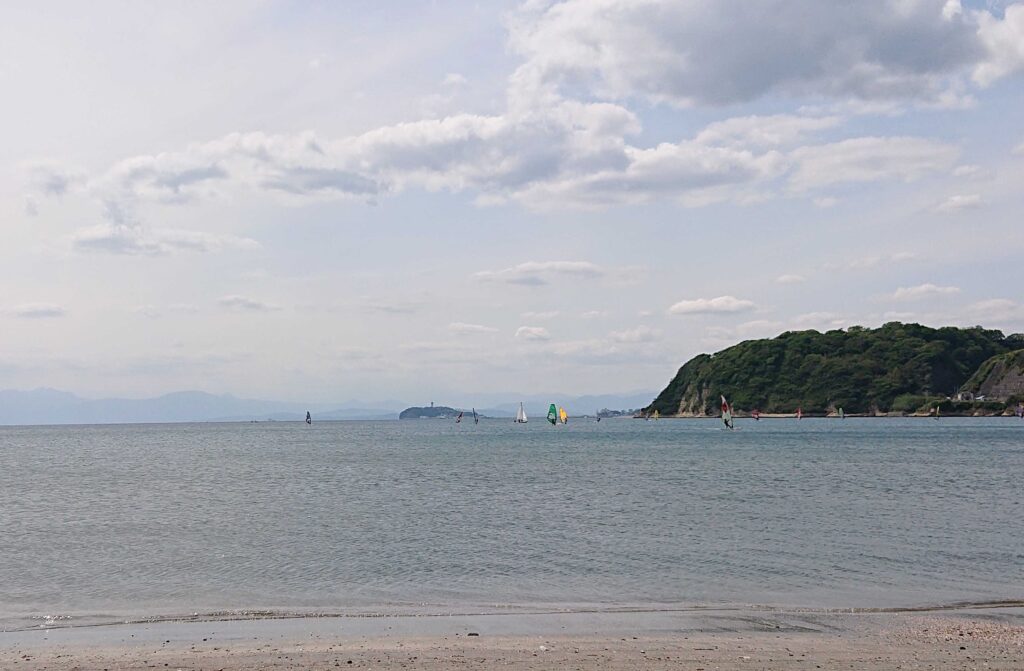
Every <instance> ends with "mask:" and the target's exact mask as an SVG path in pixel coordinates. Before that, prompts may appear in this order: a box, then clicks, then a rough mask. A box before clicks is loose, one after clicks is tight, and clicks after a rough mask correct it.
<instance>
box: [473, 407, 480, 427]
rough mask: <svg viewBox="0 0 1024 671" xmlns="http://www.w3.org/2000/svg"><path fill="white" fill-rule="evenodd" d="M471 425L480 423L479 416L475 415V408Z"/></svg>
mask: <svg viewBox="0 0 1024 671" xmlns="http://www.w3.org/2000/svg"><path fill="white" fill-rule="evenodd" d="M473 423H474V424H479V423H480V416H479V415H477V414H476V408H473Z"/></svg>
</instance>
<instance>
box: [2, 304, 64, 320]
mask: <svg viewBox="0 0 1024 671" xmlns="http://www.w3.org/2000/svg"><path fill="white" fill-rule="evenodd" d="M5 312H7V313H8V314H10V315H12V316H14V317H20V318H22V319H51V318H54V317H64V316H66V315H67V310H65V309H64V308H63V307H61V306H60V305H54V304H53V303H24V304H22V305H14V306H11V307H9V308H7V309H6V310H5Z"/></svg>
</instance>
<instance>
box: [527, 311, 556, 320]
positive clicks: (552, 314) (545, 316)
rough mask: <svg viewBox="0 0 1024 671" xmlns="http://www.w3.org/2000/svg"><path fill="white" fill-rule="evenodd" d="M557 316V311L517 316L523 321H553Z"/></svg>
mask: <svg viewBox="0 0 1024 671" xmlns="http://www.w3.org/2000/svg"><path fill="white" fill-rule="evenodd" d="M559 314H561V313H560V312H559V311H558V310H548V311H546V312H522V313H520V314H519V316H520V317H522V318H523V319H554V318H555V317H557V316H558V315H559Z"/></svg>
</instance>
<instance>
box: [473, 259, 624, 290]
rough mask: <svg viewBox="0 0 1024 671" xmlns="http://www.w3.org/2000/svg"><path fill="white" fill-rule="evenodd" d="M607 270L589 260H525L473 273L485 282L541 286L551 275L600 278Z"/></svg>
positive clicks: (547, 281)
mask: <svg viewBox="0 0 1024 671" xmlns="http://www.w3.org/2000/svg"><path fill="white" fill-rule="evenodd" d="M606 275H608V271H607V270H606V269H605V268H602V267H601V266H599V265H597V264H594V263H591V262H589V261H527V262H525V263H520V264H519V265H516V266H512V267H511V268H505V269H503V270H483V271H480V272H478V273H476V274H475V275H474V277H476V278H477V279H478V280H483V281H486V282H505V283H507V284H520V285H523V286H534V287H536V286H543V285H545V284H548V283H549V282H550V280H551V278H552V277H554V276H562V277H572V278H600V277H605V276H606Z"/></svg>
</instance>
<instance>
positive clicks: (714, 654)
mask: <svg viewBox="0 0 1024 671" xmlns="http://www.w3.org/2000/svg"><path fill="white" fill-rule="evenodd" d="M474 634H475V635H474ZM0 667H2V668H4V669H58V670H68V671H70V670H73V669H74V670H82V671H84V670H87V669H88V670H91V669H110V670H114V669H118V670H120V669H204V670H210V669H222V670H225V671H233V670H241V669H337V668H359V669H493V668H502V667H508V668H515V669H551V668H566V669H649V670H657V669H695V670H696V669H703V670H706V671H712V670H713V669H717V670H730V669H744V670H750V669H801V670H805V669H892V670H895V669H901V670H902V669H989V670H994V669H1024V609H1020V608H1010V609H965V610H962V611H957V610H943V611H937V612H929V613H865V614H852V613H847V614H836V613H822V612H816V613H798V612H797V613H786V612H782V611H763V610H750V611H743V610H736V609H720V610H714V609H712V610H709V611H699V612H697V611H679V612H656V613H650V612H648V613H644V612H630V613H596V614H595V613H591V614H580V613H575V614H573V613H569V614H525V615H524V614H516V615H493V614H491V615H478V616H474V615H460V616H452V617H429V618H420V617H414V618H403V617H372V618H370V617H367V618H359V617H342V618H296V619H280V620H273V619H269V620H248V621H246V620H239V621H231V622H226V621H205V622H203V621H193V622H159V623H145V624H130V625H115V626H102V627H81V628H78V627H75V628H68V629H51V630H33V631H23V632H7V633H0Z"/></svg>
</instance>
